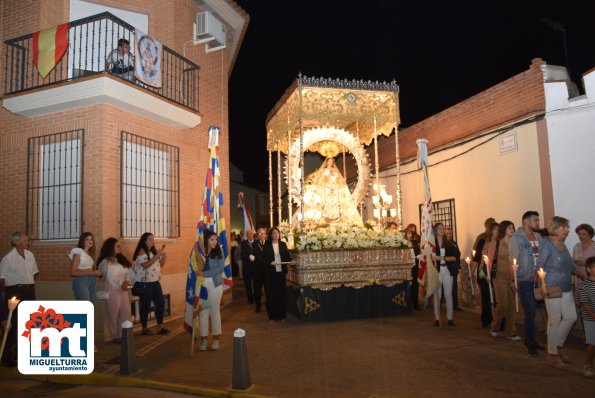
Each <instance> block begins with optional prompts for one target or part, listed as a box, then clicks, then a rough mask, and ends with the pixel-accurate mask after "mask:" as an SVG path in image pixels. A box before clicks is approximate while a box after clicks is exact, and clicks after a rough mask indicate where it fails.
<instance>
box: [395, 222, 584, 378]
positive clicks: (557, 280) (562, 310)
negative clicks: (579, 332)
mask: <svg viewBox="0 0 595 398" xmlns="http://www.w3.org/2000/svg"><path fill="white" fill-rule="evenodd" d="M484 228H485V230H484V232H483V233H481V234H480V235H479V236H478V237H477V239H476V240H475V243H474V245H473V257H472V259H471V261H470V265H471V267H470V272H471V276H472V277H473V278H474V279H476V281H477V285H478V286H479V289H480V297H481V314H480V320H481V324H482V326H483V327H486V328H490V334H491V336H493V337H498V336H499V335H500V334H501V333H503V334H504V335H505V337H506V338H507V339H509V340H513V341H520V340H521V337H520V336H519V333H518V331H517V330H516V314H517V308H516V305H517V304H516V298H515V295H518V297H519V299H520V303H521V305H522V308H523V312H524V344H525V346H526V348H527V353H528V355H529V356H531V357H537V356H538V355H539V354H538V351H540V350H547V353H548V358H547V360H548V363H549V364H550V365H552V366H554V367H555V368H558V369H563V368H565V367H566V363H568V362H569V358H568V355H566V353H565V352H564V344H565V342H566V338H567V337H568V334H569V333H570V330H571V329H572V327H573V325H574V324H575V322H576V321H577V304H575V303H578V307H579V308H580V313H581V320H582V323H583V326H584V337H585V342H586V344H587V353H586V358H585V364H584V367H583V374H584V375H585V376H586V377H593V359H594V356H595V268H594V266H595V241H594V240H593V236H594V235H595V231H594V230H593V227H591V226H590V225H588V224H580V225H579V226H577V227H576V229H575V232H576V234H577V235H578V237H579V243H577V244H576V245H575V246H574V248H573V253H572V255H571V254H570V251H569V250H568V248H567V247H566V245H565V244H564V241H565V239H566V237H567V236H568V234H569V231H570V223H569V221H568V220H567V219H565V218H563V217H557V216H556V217H553V219H552V220H551V222H550V223H549V225H548V227H547V228H546V229H539V213H537V212H536V211H527V212H526V213H525V214H523V216H522V225H521V228H519V229H518V230H516V229H515V225H514V223H513V222H512V221H508V220H503V221H500V222H499V223H498V222H496V220H494V219H493V218H488V219H487V220H485V223H484ZM404 232H405V234H406V238H407V239H408V240H409V241H410V242H411V243H412V246H413V250H414V252H415V255H416V257H419V254H420V248H419V245H420V241H419V236H418V235H417V232H416V227H415V225H414V224H411V225H409V226H408V227H407V228H406V229H405V231H404ZM434 235H435V239H436V240H435V242H434V246H435V249H436V254H435V257H434V261H435V266H436V269H437V271H438V272H439V280H440V288H439V289H438V291H437V292H436V293H435V294H434V295H433V297H432V301H433V304H434V315H435V326H437V327H438V326H440V312H439V309H440V301H441V296H442V295H444V298H445V301H446V311H447V314H446V315H447V322H448V325H449V326H454V325H455V324H454V320H453V307H455V306H456V303H457V302H458V299H456V298H454V295H455V293H456V291H457V290H458V289H457V287H455V284H454V281H456V279H457V277H456V275H457V274H458V270H459V269H460V263H461V261H460V256H461V253H460V250H459V249H458V246H457V244H456V242H455V241H454V240H453V239H452V231H450V233H449V232H448V229H447V228H444V225H443V224H441V223H437V224H435V226H434ZM419 258H421V257H419ZM418 261H419V260H416V266H415V267H414V269H412V274H413V279H414V280H415V279H417V278H416V276H417V267H418ZM412 287H414V288H413V289H412V305H413V308H414V309H419V302H418V295H417V291H418V288H417V286H416V285H415V284H414V285H413V286H412ZM542 303H543V304H544V305H545V309H546V311H547V316H548V320H547V347H543V346H542V345H540V344H539V343H538V342H537V341H536V339H535V331H536V326H535V317H536V313H537V309H538V307H539V306H540V305H542Z"/></svg>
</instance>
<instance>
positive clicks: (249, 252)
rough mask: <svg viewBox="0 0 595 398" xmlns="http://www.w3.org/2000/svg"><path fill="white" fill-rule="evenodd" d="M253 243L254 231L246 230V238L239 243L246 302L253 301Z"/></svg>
mask: <svg viewBox="0 0 595 398" xmlns="http://www.w3.org/2000/svg"><path fill="white" fill-rule="evenodd" d="M255 245H256V242H255V241H254V231H252V230H247V231H246V239H244V240H243V241H242V244H241V245H240V251H241V252H240V253H241V257H242V275H243V276H244V285H245V286H246V298H247V299H248V304H252V303H254V291H253V289H252V274H253V272H254V260H256V257H255V256H254V253H253V251H254V246H255Z"/></svg>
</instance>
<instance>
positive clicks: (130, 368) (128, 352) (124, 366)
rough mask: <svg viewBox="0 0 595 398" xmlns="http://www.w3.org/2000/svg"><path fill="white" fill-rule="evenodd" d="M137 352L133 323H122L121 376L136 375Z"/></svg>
mask: <svg viewBox="0 0 595 398" xmlns="http://www.w3.org/2000/svg"><path fill="white" fill-rule="evenodd" d="M136 370H137V368H136V350H135V349H134V334H133V333H132V322H130V321H124V322H122V347H121V351H120V374H121V375H131V374H133V373H136Z"/></svg>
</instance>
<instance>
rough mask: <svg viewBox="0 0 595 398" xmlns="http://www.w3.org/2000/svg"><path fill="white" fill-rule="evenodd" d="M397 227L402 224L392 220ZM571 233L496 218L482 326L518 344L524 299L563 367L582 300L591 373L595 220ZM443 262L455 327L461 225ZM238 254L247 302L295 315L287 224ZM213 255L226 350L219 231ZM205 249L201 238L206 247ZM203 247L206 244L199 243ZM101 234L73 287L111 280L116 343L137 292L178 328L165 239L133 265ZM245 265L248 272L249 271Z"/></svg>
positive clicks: (213, 309)
mask: <svg viewBox="0 0 595 398" xmlns="http://www.w3.org/2000/svg"><path fill="white" fill-rule="evenodd" d="M388 227H389V228H392V229H396V228H397V225H396V224H394V225H389V226H388ZM569 231H570V224H569V221H568V220H567V219H565V218H563V217H553V219H552V220H551V222H550V224H549V225H548V227H547V228H546V229H539V214H538V213H537V212H535V211H528V212H526V213H525V214H523V216H522V224H521V227H520V228H519V229H515V225H514V223H513V222H512V221H508V220H504V221H500V222H499V223H498V222H496V220H494V219H493V218H488V219H487V220H486V221H485V223H484V232H483V233H481V234H480V235H479V236H478V237H477V239H476V240H475V243H474V245H473V257H472V259H471V261H470V265H471V267H470V272H471V275H472V276H473V278H474V279H475V280H476V281H477V285H478V286H479V289H480V292H481V315H480V320H481V325H482V326H483V327H486V328H490V334H491V335H492V336H493V337H498V336H499V335H500V334H501V333H503V334H504V335H505V337H506V338H508V339H509V340H513V341H520V340H521V337H520V336H519V333H518V331H517V330H516V314H517V309H516V304H517V303H516V297H515V295H518V298H520V303H521V305H522V308H523V313H524V336H523V339H524V344H525V346H526V348H527V353H528V355H529V356H531V357H536V356H538V355H539V354H538V351H540V350H547V353H548V363H549V364H550V365H552V366H554V367H556V368H560V369H562V368H565V367H566V363H567V362H568V360H569V358H568V355H566V353H565V352H564V344H565V342H566V338H567V336H568V334H569V333H570V330H571V328H572V327H573V325H574V324H575V322H576V321H577V318H578V317H577V310H576V308H577V306H576V304H575V303H578V307H579V308H580V314H581V321H582V323H583V326H584V337H585V342H586V344H587V352H586V358H585V364H584V368H583V374H584V375H585V376H587V377H593V359H594V357H595V241H594V240H593V237H594V235H595V231H594V230H593V227H591V226H590V225H588V224H580V225H579V226H578V227H576V229H575V232H576V233H577V235H578V237H579V242H578V243H577V244H576V245H575V246H574V248H573V250H572V254H571V253H570V251H569V250H568V249H567V247H566V245H565V243H564V241H565V239H566V237H567V236H568V234H569ZM404 233H405V237H406V239H407V240H408V241H410V242H411V245H412V248H413V251H414V254H415V258H416V262H415V265H414V266H413V268H412V270H411V271H412V276H413V282H412V286H411V288H412V289H411V292H412V294H411V296H412V297H411V302H412V306H413V308H414V309H415V310H421V306H420V303H419V285H418V282H417V273H418V268H419V260H420V259H421V256H420V254H421V250H420V243H421V242H420V236H419V235H418V233H417V228H416V226H415V224H410V225H408V226H407V227H406V228H405V230H404ZM434 236H435V241H434V242H433V244H434V248H435V255H434V262H435V264H434V265H435V267H436V270H437V271H438V278H439V288H438V289H437V291H436V292H435V294H434V295H433V297H432V301H433V309H434V317H435V321H434V324H435V326H436V327H440V326H441V315H440V307H441V306H440V304H441V299H442V298H444V301H445V303H446V319H447V324H448V326H449V327H454V326H455V321H454V312H455V311H457V310H458V297H457V292H458V285H457V279H458V278H457V276H458V273H459V270H460V263H461V251H460V250H459V247H458V245H457V243H456V242H455V240H454V239H453V231H452V229H451V228H449V227H445V226H444V224H442V223H436V224H435V225H434ZM28 241H29V239H28V237H27V235H25V234H23V233H20V232H16V233H14V234H13V235H12V236H11V237H10V243H11V245H12V246H13V249H12V250H11V251H10V252H9V253H8V254H7V255H6V256H5V257H4V258H3V260H2V263H0V285H1V287H2V290H3V293H5V294H6V296H9V297H12V296H15V297H17V298H19V299H20V300H35V280H34V277H35V275H36V274H37V273H38V268H37V263H36V261H35V257H34V256H33V254H32V253H31V252H30V251H29V250H27V249H28ZM232 242H234V243H233V244H232V245H231V246H232V257H233V259H234V263H235V264H236V265H237V268H238V269H237V271H236V272H238V273H241V275H242V277H243V279H244V282H245V287H246V299H247V301H248V303H249V304H250V305H254V311H255V312H257V313H258V312H260V311H261V307H262V296H263V289H264V292H265V305H266V310H267V315H268V318H269V319H270V320H271V321H284V320H285V319H286V317H287V312H286V301H287V291H286V274H287V265H288V264H290V263H291V261H292V259H291V254H290V252H289V250H288V248H287V245H286V244H285V242H283V241H282V240H281V233H280V231H279V229H278V228H271V229H269V230H268V231H267V229H266V228H259V229H258V230H257V231H251V230H248V231H246V233H245V238H244V239H243V240H242V239H238V240H235V239H232ZM202 243H203V244H204V250H205V252H204V253H205V255H204V256H199V258H203V259H204V261H201V264H199V267H198V271H197V273H198V274H199V275H201V276H203V277H204V282H203V287H204V289H205V291H206V295H205V296H204V297H202V295H201V299H200V312H199V319H200V324H201V325H202V327H201V328H200V339H201V342H200V346H199V350H201V351H205V350H207V349H208V348H209V347H208V335H209V327H208V325H209V319H210V332H211V335H212V343H211V346H210V349H211V350H217V349H218V348H219V347H220V341H219V337H220V336H221V314H220V303H221V297H222V293H223V286H222V285H223V280H222V273H223V269H224V267H225V258H224V256H223V251H222V249H221V247H220V244H219V241H218V237H217V234H215V233H214V232H210V231H207V232H206V233H205V235H204V242H202ZM197 245H198V243H197ZM196 249H198V246H196ZM95 252H96V250H95V239H94V237H93V235H92V234H91V233H89V232H85V233H83V234H82V235H81V236H80V238H79V241H78V244H77V247H75V248H73V249H72V250H71V252H70V254H69V255H68V258H69V260H70V275H71V276H72V278H73V279H72V290H73V292H74V296H75V299H76V300H87V301H90V302H94V301H95V299H96V297H97V291H98V284H97V278H98V277H101V278H103V280H104V281H105V283H104V285H105V290H106V292H107V293H106V294H105V297H107V308H108V311H107V313H108V321H109V322H108V323H109V330H110V335H111V338H112V341H113V342H114V343H120V342H121V338H122V335H121V333H122V332H121V324H122V322H123V321H125V320H128V319H130V317H131V314H130V309H131V305H130V295H129V293H128V290H132V294H133V295H136V296H138V297H139V302H140V318H141V325H142V334H144V335H151V334H153V333H154V331H152V330H151V329H149V328H148V325H147V322H148V315H149V308H150V305H151V302H153V303H154V305H155V317H156V319H157V330H156V332H157V333H159V334H167V333H168V332H169V331H168V330H167V328H166V327H165V326H164V324H163V315H164V297H163V291H162V288H161V284H160V279H161V269H162V267H164V266H165V263H166V259H167V256H166V253H165V245H163V246H162V247H161V248H160V249H159V250H158V249H157V248H156V246H155V239H154V236H153V235H152V234H151V233H148V232H147V233H144V234H143V235H142V236H141V238H140V239H139V241H138V244H137V246H136V249H135V250H134V255H133V259H132V261H131V260H129V259H128V258H127V257H126V256H125V255H124V254H123V253H122V251H121V245H120V243H119V242H118V240H117V239H116V238H108V239H106V240H105V241H104V242H103V246H102V247H101V250H100V251H99V257H98V259H97V261H95V254H96V253H95ZM240 267H241V272H240V271H239V270H240ZM2 302H3V305H0V307H1V308H0V321H3V327H4V328H5V329H8V333H9V334H8V344H7V349H6V350H5V352H4V355H3V357H2V362H3V364H5V365H7V366H15V365H16V340H17V336H16V319H17V317H16V316H14V317H13V318H12V325H7V320H6V310H7V306H6V300H5V299H3V301H2ZM541 302H543V303H544V304H545V308H546V311H547V315H548V321H547V347H543V346H541V345H540V344H539V343H538V342H537V341H536V339H535V332H536V325H535V317H536V312H537V309H538V307H539V305H540V303H541Z"/></svg>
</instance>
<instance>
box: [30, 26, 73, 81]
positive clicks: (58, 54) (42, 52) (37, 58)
mask: <svg viewBox="0 0 595 398" xmlns="http://www.w3.org/2000/svg"><path fill="white" fill-rule="evenodd" d="M67 48H68V23H63V24H62V25H58V26H53V27H51V28H47V29H44V30H41V31H39V32H35V33H33V64H34V65H35V66H36V67H37V70H38V71H39V74H40V75H41V77H43V78H45V77H46V76H47V75H48V74H49V73H50V72H51V71H52V69H54V67H55V66H56V65H57V64H58V62H60V59H62V57H63V56H64V53H65V52H66V49H67Z"/></svg>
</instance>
